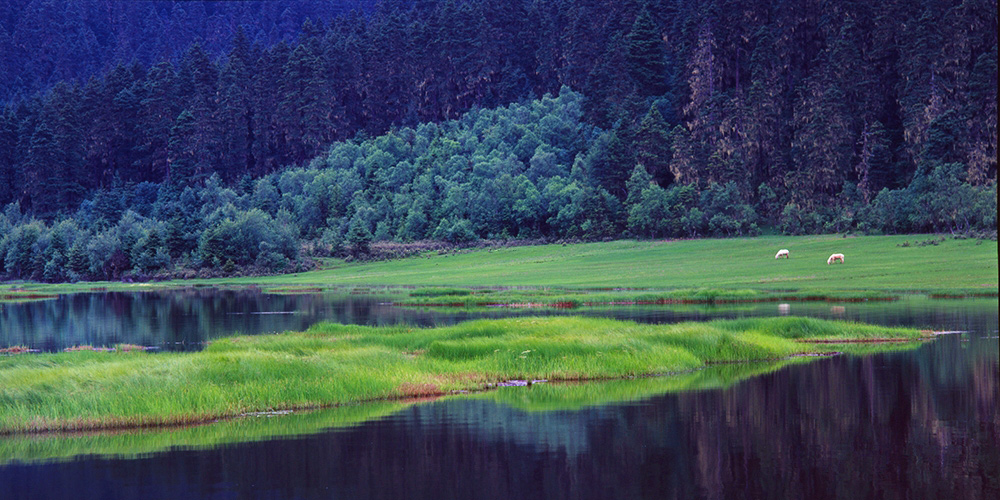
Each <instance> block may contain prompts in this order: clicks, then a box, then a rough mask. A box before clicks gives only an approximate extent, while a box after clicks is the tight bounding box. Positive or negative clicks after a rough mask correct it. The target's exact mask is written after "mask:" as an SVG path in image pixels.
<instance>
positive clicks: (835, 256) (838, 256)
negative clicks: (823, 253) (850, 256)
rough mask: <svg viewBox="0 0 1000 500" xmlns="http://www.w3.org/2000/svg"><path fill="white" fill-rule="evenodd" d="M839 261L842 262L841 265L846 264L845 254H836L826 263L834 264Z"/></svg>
mask: <svg viewBox="0 0 1000 500" xmlns="http://www.w3.org/2000/svg"><path fill="white" fill-rule="evenodd" d="M838 260H839V261H840V263H841V264H843V263H844V254H842V253H835V254H833V255H831V256H830V258H829V259H826V263H827V264H833V263H834V262H837V261H838Z"/></svg>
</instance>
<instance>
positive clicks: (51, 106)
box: [0, 0, 997, 281]
mask: <svg viewBox="0 0 1000 500" xmlns="http://www.w3.org/2000/svg"><path fill="white" fill-rule="evenodd" d="M0 70H2V71H0V207H3V210H2V213H0V277H4V278H6V279H35V280H46V281H69V280H81V279H149V278H157V277H166V276H176V275H191V274H192V273H201V274H206V273H207V274H212V273H256V272H276V271H289V270H296V269H304V268H307V267H308V266H309V258H310V257H313V256H325V255H345V256H346V255H351V256H352V257H359V258H365V257H366V256H368V255H370V253H369V245H371V244H372V243H376V242H400V243H406V242H413V241H421V240H437V241H446V242H452V243H460V244H468V243H470V242H475V241H478V240H481V239H490V240H508V241H509V240H514V239H520V240H532V241H537V240H549V241H553V240H559V239H581V240H591V239H607V238H623V237H632V238H663V237H700V236H740V235H754V234H759V233H761V232H783V233H787V234H803V233H822V232H844V233H846V232H863V233H877V232H883V233H900V232H950V233H953V234H956V235H961V236H979V237H984V236H986V237H990V236H991V237H994V238H995V234H996V232H995V227H996V214H997V208H996V177H997V169H996V160H997V151H996V143H997V5H996V3H995V2H993V1H987V0H965V1H950V0H927V1H923V2H912V1H904V0H888V1H884V2H866V1H852V0H837V1H818V0H791V1H778V2H763V1H741V2H736V1H731V0H707V1H701V0H625V1H620V0H524V1H520V0H514V1H498V0H440V1H438V0H413V1H404V0H384V1H381V2H374V1H362V0H354V1H341V2H329V1H319V0H316V1H307V0H302V1H291V0H272V1H253V2H251V1H245V2H240V1H233V2H195V1H188V2H169V1H151V2H118V1H113V0H70V1H67V0H60V1H55V0H18V1H12V2H5V4H4V5H3V6H0Z"/></svg>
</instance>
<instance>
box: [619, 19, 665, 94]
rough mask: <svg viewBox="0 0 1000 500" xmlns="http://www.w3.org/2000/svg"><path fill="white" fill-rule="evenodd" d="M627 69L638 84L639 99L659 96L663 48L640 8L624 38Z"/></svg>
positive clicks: (661, 89)
mask: <svg viewBox="0 0 1000 500" xmlns="http://www.w3.org/2000/svg"><path fill="white" fill-rule="evenodd" d="M626 39H627V42H628V69H629V73H630V74H631V75H632V78H633V79H635V81H636V83H637V84H638V85H637V86H638V91H639V95H641V96H656V95H663V93H665V92H666V91H667V86H666V47H665V44H664V42H663V37H662V36H661V35H660V32H659V29H658V28H657V26H656V23H655V22H654V21H653V18H652V16H650V14H649V9H647V8H645V7H644V8H643V9H642V10H641V11H639V15H638V16H637V17H636V18H635V22H634V23H633V24H632V30H631V31H629V33H628V36H627V37H626Z"/></svg>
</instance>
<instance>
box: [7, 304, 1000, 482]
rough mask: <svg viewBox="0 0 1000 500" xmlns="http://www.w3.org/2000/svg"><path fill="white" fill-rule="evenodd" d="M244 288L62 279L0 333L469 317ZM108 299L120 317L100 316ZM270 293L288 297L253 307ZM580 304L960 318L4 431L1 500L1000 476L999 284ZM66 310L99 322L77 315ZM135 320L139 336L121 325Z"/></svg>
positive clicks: (94, 335)
mask: <svg viewBox="0 0 1000 500" xmlns="http://www.w3.org/2000/svg"><path fill="white" fill-rule="evenodd" d="M191 293H195V292H191ZM198 294H201V295H198ZM241 294H248V295H241ZM259 295H260V294H257V295H254V294H252V293H249V292H237V291H228V292H224V293H223V294H222V296H216V297H213V296H212V292H210V291H199V292H197V293H196V295H195V297H198V298H197V299H194V298H192V296H188V297H186V298H184V299H183V300H182V299H179V298H171V297H170V296H169V294H161V295H160V296H154V295H147V294H139V295H129V294H126V296H124V297H122V296H118V297H117V298H115V299H114V300H115V301H116V302H113V303H107V304H105V307H102V306H101V303H100V302H99V301H98V302H94V301H97V300H98V299H97V297H100V296H83V297H82V298H81V297H78V296H77V297H76V298H73V297H74V296H70V297H65V298H63V299H60V300H65V301H66V305H69V306H71V309H73V307H75V309H73V310H72V311H63V313H62V316H61V317H59V318H51V317H46V316H45V315H44V314H41V313H39V312H37V310H36V309H30V308H29V309H19V310H18V311H20V312H18V313H17V314H12V313H11V311H10V310H9V309H7V306H3V310H0V315H2V316H0V326H2V327H4V332H7V330H6V328H7V327H8V325H11V324H17V325H27V324H45V325H48V327H49V328H58V327H59V326H62V327H65V328H79V329H80V330H79V331H74V333H72V334H70V335H69V336H60V335H59V334H58V333H57V331H56V330H49V332H48V333H45V332H39V333H20V334H11V333H4V335H6V337H4V338H3V339H2V340H3V341H4V342H8V343H12V344H22V343H28V342H35V341H36V339H37V341H41V343H35V344H32V345H37V346H42V347H44V348H56V347H58V346H59V345H63V344H74V343H84V342H86V343H94V344H97V343H100V342H101V339H102V338H105V337H101V335H105V333H101V332H112V335H120V336H121V337H120V338H114V341H115V342H117V341H128V342H135V343H146V344H153V343H156V342H164V343H166V342H175V341H177V340H173V339H177V338H180V339H183V341H185V342H188V343H192V342H198V341H201V340H203V339H205V338H211V337H212V336H218V335H224V334H229V333H232V332H233V330H230V331H229V332H224V331H223V330H225V328H226V327H224V326H220V325H229V326H228V327H234V328H235V329H236V330H239V331H241V332H244V333H259V332H265V331H273V330H284V329H289V328H294V329H301V328H304V327H307V326H308V325H309V324H311V323H312V322H314V321H317V320H336V321H341V322H361V323H369V324H387V323H394V322H408V323H411V324H434V323H447V322H454V321H458V320H461V319H466V318H467V317H469V316H470V314H469V313H454V312H453V313H448V312H443V313H441V312H429V311H419V310H403V309H398V308H392V307H389V306H385V305H379V304H378V303H377V302H376V301H374V300H368V299H363V298H356V299H355V298H352V299H343V298H340V299H337V300H336V301H335V300H332V299H328V298H324V297H323V296H322V295H316V296H269V297H260V296H259ZM107 296H110V297H114V294H107ZM248 299H249V305H248ZM193 300H201V301H205V302H206V303H203V304H202V305H192V304H191V302H192V301H193ZM345 300H347V301H350V303H346V302H345ZM75 301H82V302H75ZM136 301H139V303H137V302H136ZM143 301H150V302H151V303H143ZM171 301H173V303H171ZM56 303H58V302H56V301H48V303H46V304H42V303H35V304H32V305H31V306H32V307H52V306H51V304H56ZM178 303H180V304H181V305H178ZM47 304H48V305H47ZM74 304H75V306H74ZM81 304H82V305H81ZM185 304H186V305H185ZM20 306H21V305H19V307H20ZM178 308H179V310H180V311H182V312H177V310H178ZM56 309H58V308H56ZM109 310H110V311H115V312H116V314H117V315H118V316H120V317H123V318H128V319H123V320H120V322H119V323H115V320H114V319H112V317H113V316H115V315H116V314H110V313H107V312H106V311H109ZM24 311H31V312H30V313H26V312H24ZM151 311H156V312H155V313H154V312H151ZM171 311H174V312H173V315H171ZM205 311H214V312H213V314H209V313H207V312H205ZM263 311H270V312H275V311H288V312H294V314H250V313H252V312H263ZM236 312H245V313H247V314H232V313H236ZM578 312H580V313H584V314H598V315H606V316H613V317H623V318H631V319H635V320H637V321H656V322H669V321H679V320H684V319H708V318H713V317H735V316H751V315H777V314H786V313H790V314H798V315H809V316H820V317H837V318H846V319H859V320H863V321H868V322H872V323H881V324H891V325H910V326H918V327H922V328H932V329H935V330H963V331H965V332H966V333H961V334H954V335H946V336H942V337H940V338H938V339H937V340H935V341H933V342H930V343H927V344H925V345H923V346H921V347H919V348H917V349H913V350H905V351H899V352H889V353H882V354H875V355H869V356H847V355H844V356H837V357H833V358H824V359H819V360H816V361H811V362H805V363H799V362H796V363H786V364H784V365H759V366H741V367H717V368H713V369H712V370H706V371H703V372H702V373H696V374H689V375H687V376H684V377H687V378H684V377H679V378H677V379H672V377H661V378H655V379H642V380H635V381H621V382H615V383H605V384H579V385H566V386H557V385H555V384H542V385H536V386H534V387H530V388H509V389H503V390H500V391H493V392H490V393H484V394H479V395H474V396H471V397H458V398H443V399H439V400H436V401H427V402H405V403H393V404H383V405H359V406H354V407H344V408H336V409H331V410H324V411H317V412H299V413H297V414H293V415H287V416H256V417H247V418H242V419H236V420H233V421H227V422H223V423H220V424H213V425H207V426H200V427H196V428H186V429H174V430H169V431H162V430H161V431H143V432H138V431H137V432H131V433H120V434H116V435H61V436H34V437H12V436H5V437H0V499H21V498H94V499H97V498H111V499H114V498H151V499H152V498H220V499H221V498H227V499H228V498H303V499H313V498H316V499H318V498H411V499H425V498H426V499H430V498H434V499H440V498H485V499H492V498H496V499H501V498H502V499H532V498H539V499H542V498H545V499H548V498H595V499H597V498H600V499H604V498H628V499H641V498H719V499H723V498H969V499H977V498H996V497H997V496H998V495H1000V411H998V403H1000V398H998V395H1000V394H998V393H1000V362H998V354H1000V347H998V343H997V342H998V341H997V338H996V336H997V333H996V331H997V301H996V299H988V300H970V301H955V300H927V299H922V298H917V297H914V298H910V299H906V300H903V301H900V302H893V303H880V304H843V305H839V306H838V305H831V304H825V303H823V304H794V303H793V304H791V305H790V306H789V308H787V309H786V308H778V306H777V305H776V304H766V305H762V306H759V307H758V306H751V307H737V308H731V309H711V308H666V307H632V308H617V309H611V308H609V309H603V310H601V309H595V310H586V311H578ZM505 313H506V312H505V311H496V312H487V313H476V314H474V315H475V316H479V315H482V314H488V315H499V314H505ZM516 313H518V314H521V313H522V312H516ZM88 315H90V316H88ZM94 315H96V316H94ZM102 315H105V316H102ZM151 316H152V317H154V318H155V319H150V317H151ZM26 318H31V319H26ZM80 318H90V319H95V318H99V319H100V320H101V321H104V322H105V323H104V324H103V326H102V328H103V329H102V330H98V329H92V330H91V329H88V328H89V327H87V325H86V323H87V321H88V320H87V319H80ZM171 318H172V319H171ZM11 321H14V322H16V323H11ZM171 324H174V325H197V327H198V331H199V333H198V334H197V335H195V336H186V334H183V335H182V334H174V333H170V330H169V328H168V326H169V325H171ZM53 325H59V326H53ZM116 328H117V329H118V330H115V329H116ZM134 328H138V329H139V330H141V331H142V332H143V333H142V335H146V337H142V338H141V340H140V341H138V342H136V341H134V340H132V339H130V338H126V337H124V335H126V332H127V331H129V330H130V329H134ZM185 328H187V326H185ZM114 332H118V333H114ZM14 335H21V336H20V337H14ZM171 335H173V336H171ZM107 338H111V337H107ZM46 342H47V343H46Z"/></svg>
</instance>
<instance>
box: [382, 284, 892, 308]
mask: <svg viewBox="0 0 1000 500" xmlns="http://www.w3.org/2000/svg"><path fill="white" fill-rule="evenodd" d="M428 290H437V289H428ZM441 290H447V291H449V293H439V294H437V293H435V294H430V293H427V294H420V295H418V294H416V293H413V294H410V295H411V296H410V297H402V298H399V299H396V300H394V301H393V303H394V304H395V305H401V306H421V307H465V308H477V307H496V306H506V307H547V308H577V307H593V306H615V305H663V304H713V305H714V304H741V303H753V302H779V301H781V302H793V301H827V302H863V301H869V300H896V299H898V298H899V297H900V295H899V294H898V293H890V292H887V291H881V290H809V291H765V290H754V289H719V288H699V289H681V290H660V291H654V290H611V291H604V290H588V289H566V288H548V289H534V290H489V289H485V290H482V289H481V290H470V289H455V288H449V289H441ZM459 291H464V292H465V293H458V292H459Z"/></svg>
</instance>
